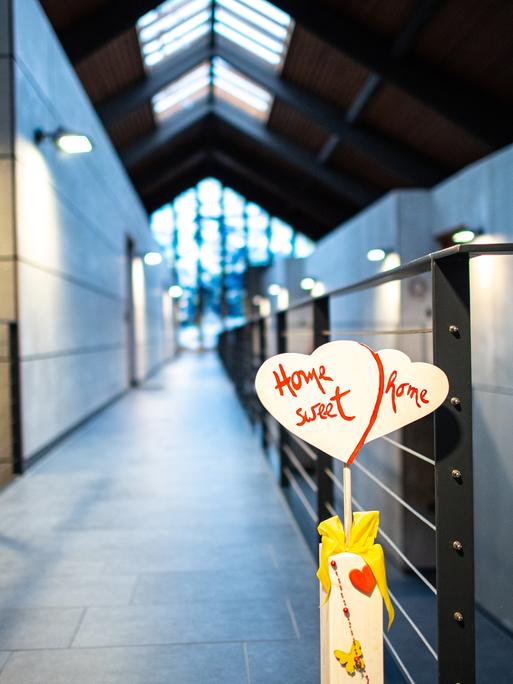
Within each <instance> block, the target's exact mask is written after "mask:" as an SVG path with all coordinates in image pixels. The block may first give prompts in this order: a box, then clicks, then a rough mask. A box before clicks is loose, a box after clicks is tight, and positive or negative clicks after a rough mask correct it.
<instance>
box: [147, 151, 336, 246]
mask: <svg viewBox="0 0 513 684" xmlns="http://www.w3.org/2000/svg"><path fill="white" fill-rule="evenodd" d="M206 176H214V177H215V178H218V179H219V180H220V181H221V182H222V183H225V184H226V185H229V186H230V187H231V188H233V189H234V190H236V191H237V192H240V193H241V194H242V195H244V196H245V197H246V199H248V200H249V201H252V202H256V203H257V204H260V206H262V207H263V208H264V209H265V210H266V211H268V212H269V213H270V214H271V215H273V216H277V217H278V218H281V219H282V220H283V221H286V222H287V223H290V225H292V226H293V227H294V228H295V229H296V230H300V231H302V232H303V233H304V234H305V235H308V237H310V238H312V239H318V238H319V237H321V236H322V235H325V234H326V233H327V232H328V231H329V230H330V228H331V227H332V226H329V225H326V224H325V223H323V222H319V221H316V220H314V219H312V217H311V216H309V215H307V214H305V213H303V211H302V210H301V209H300V208H299V207H297V206H295V207H289V206H286V205H285V203H284V202H283V200H282V199H280V198H278V197H276V195H272V194H271V193H269V192H267V191H266V190H265V189H262V188H261V187H260V186H258V185H256V184H255V183H253V182H252V180H250V179H249V178H247V177H246V176H244V175H241V174H240V173H238V172H236V171H234V170H233V169H230V166H229V164H226V163H225V162H224V161H223V160H222V159H221V158H220V157H219V156H215V155H214V154H208V155H206V156H205V157H204V158H203V159H202V160H198V161H197V162H196V165H195V166H193V167H189V168H186V169H185V168H184V170H183V172H182V174H179V175H176V176H174V177H173V178H169V179H168V180H167V181H165V182H164V183H163V184H162V185H160V186H159V187H158V188H157V189H155V190H154V191H153V192H151V193H149V194H147V195H145V196H144V197H143V203H144V206H145V207H146V210H147V211H148V212H150V213H151V212H152V211H155V210H156V209H159V208H160V207H161V206H162V205H164V204H166V203H167V202H170V201H172V200H173V199H174V198H175V197H177V196H178V195H179V194H180V193H181V192H183V191H184V190H187V189H189V188H190V187H192V186H194V185H195V184H196V183H197V182H198V181H200V180H201V179H202V178H205V177H206Z"/></svg>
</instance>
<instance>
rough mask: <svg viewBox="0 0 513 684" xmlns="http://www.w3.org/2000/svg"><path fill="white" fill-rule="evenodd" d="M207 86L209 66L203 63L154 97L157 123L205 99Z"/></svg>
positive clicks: (208, 82)
mask: <svg viewBox="0 0 513 684" xmlns="http://www.w3.org/2000/svg"><path fill="white" fill-rule="evenodd" d="M209 86H210V64H209V63H208V62H203V64H200V66H198V67H196V68H195V69H193V70H192V71H189V73H188V74H185V76H182V77H181V78H179V79H178V80H176V81H173V83H170V84H169V85H168V86H166V87H165V88H164V89H163V90H161V91H160V92H159V93H157V94H156V95H155V97H154V98H153V99H152V106H153V111H154V113H155V117H156V119H157V121H163V120H164V119H167V118H169V117H170V116H172V115H173V114H176V113H177V112H179V111H180V110H182V109H186V108H187V107H191V106H192V105H193V104H195V103H196V102H198V101H199V100H202V99H204V98H206V97H207V95H208V92H209Z"/></svg>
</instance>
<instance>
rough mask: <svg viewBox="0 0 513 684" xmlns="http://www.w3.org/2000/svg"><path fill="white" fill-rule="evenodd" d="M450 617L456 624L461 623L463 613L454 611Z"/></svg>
mask: <svg viewBox="0 0 513 684" xmlns="http://www.w3.org/2000/svg"><path fill="white" fill-rule="evenodd" d="M452 616H453V618H454V619H455V620H456V622H463V613H460V611H459V610H457V611H455V612H454V613H453V614H452Z"/></svg>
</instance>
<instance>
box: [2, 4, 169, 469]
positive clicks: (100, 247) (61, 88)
mask: <svg viewBox="0 0 513 684" xmlns="http://www.w3.org/2000/svg"><path fill="white" fill-rule="evenodd" d="M2 2H3V3H4V11H6V9H7V8H8V6H9V3H7V2H6V0H2ZM11 7H12V13H13V21H12V38H13V43H12V49H11V53H12V56H13V58H12V57H11V58H8V59H10V68H11V72H10V80H9V79H7V82H9V83H10V84H11V89H12V94H11V102H12V103H13V104H12V111H13V112H14V121H13V126H12V128H11V130H12V133H13V135H14V140H11V149H10V157H9V163H10V168H9V169H7V170H6V171H5V173H6V174H7V178H11V179H12V181H13V183H14V196H15V205H14V206H15V209H14V215H13V216H12V225H14V230H15V235H16V242H17V245H16V262H15V263H16V267H17V276H16V282H17V287H18V293H17V305H18V312H17V314H18V321H19V326H20V331H21V334H20V339H21V348H20V355H21V377H22V387H21V391H22V416H23V448H24V456H25V458H30V457H32V456H33V455H34V454H37V453H38V452H39V451H40V450H41V449H43V448H44V447H45V446H46V445H48V444H49V443H51V442H52V441H53V440H54V439H55V438H57V437H58V436H59V435H61V434H63V433H64V432H66V431H67V430H69V429H70V428H72V427H73V426H74V425H76V424H77V423H79V422H80V421H81V420H83V419H84V418H85V417H87V416H88V415H89V414H91V413H92V412H94V411H95V410H97V409H98V408H99V407H101V406H103V405H104V404H106V403H107V402H109V401H110V400H112V399H113V398H114V397H116V396H118V395H119V394H120V393H121V392H123V391H124V390H126V389H127V387H128V386H129V380H130V377H129V352H128V343H129V321H130V314H131V311H130V301H131V298H132V297H131V293H130V292H129V281H130V278H129V272H130V271H131V274H132V280H133V302H134V329H135V348H136V376H137V378H138V379H142V378H144V377H145V376H146V375H147V374H148V373H150V372H151V371H152V370H153V369H155V368H157V367H158V366H159V365H160V364H161V363H162V362H163V361H164V359H165V358H167V357H169V355H170V353H171V352H172V345H171V342H170V323H169V316H170V309H169V306H167V308H166V309H164V307H165V305H164V289H163V287H164V285H165V284H166V270H165V268H164V267H162V266H161V267H146V266H144V264H143V263H142V261H141V259H140V258H138V259H135V261H134V263H133V264H129V262H128V258H127V238H131V240H132V241H133V243H134V251H135V253H136V254H143V253H144V252H146V251H148V250H151V249H155V247H156V245H155V243H154V242H153V240H152V238H151V235H150V229H149V224H148V220H147V216H146V213H145V211H144V208H143V206H142V205H141V203H140V201H139V199H138V197H137V196H136V193H135V191H134V189H133V187H132V185H131V183H130V181H129V179H128V177H127V175H126V173H125V171H124V169H123V167H122V165H121V162H120V160H119V158H118V156H117V154H116V152H115V151H114V149H113V148H112V146H111V143H110V141H109V139H108V137H107V135H106V133H105V131H104V129H103V127H102V125H101V123H100V121H99V120H98V118H97V116H96V114H95V111H94V109H93V107H92V105H91V103H90V102H89V100H88V98H87V95H86V94H85V92H84V90H83V88H82V86H81V84H80V82H79V81H78V78H77V76H76V74H75V72H74V70H73V68H72V67H71V65H70V64H69V62H68V60H67V58H66V56H65V54H64V52H63V50H62V48H61V46H60V44H59V43H58V41H57V39H56V36H55V35H54V33H53V30H52V28H51V26H50V24H49V22H48V21H47V19H46V16H45V15H44V12H43V11H42V9H41V8H40V6H39V4H38V3H37V2H36V1H35V0H12V2H11ZM0 26H2V30H3V33H5V30H6V28H5V23H3V22H2V21H1V20H0ZM0 45H1V43H0ZM5 59H6V58H4V60H3V62H4V61H5ZM3 62H2V63H3ZM4 66H5V65H4ZM0 68H2V67H1V66H0ZM0 82H1V83H3V84H4V83H5V82H6V79H5V75H4V77H3V78H0ZM3 104H5V103H4V102H3V98H2V105H3ZM2 105H0V106H2ZM2 121H3V119H2ZM59 126H64V127H66V128H69V129H75V130H78V131H81V132H84V133H87V134H88V135H89V136H90V137H91V138H92V140H93V142H94V145H95V147H94V150H93V152H92V153H91V154H87V155H77V156H73V155H65V154H63V153H61V152H59V151H58V150H57V149H56V148H55V146H54V145H53V144H52V143H51V142H50V141H45V142H43V143H42V144H39V145H36V144H35V142H34V132H35V130H36V129H38V128H40V129H43V130H45V131H54V130H55V129H56V128H58V127H59ZM3 140H4V138H3V137H2V139H1V140H0V143H1V144H4V143H3ZM0 169H1V167H0ZM0 188H1V192H2V193H4V192H6V191H8V189H9V187H8V183H7V182H6V181H5V178H4V176H2V179H1V182H0ZM6 189H7V190H6ZM7 205H8V203H7ZM7 205H6V200H4V201H3V203H2V204H0V207H1V208H2V211H3V212H5V211H11V213H12V206H7ZM6 207H7V208H6ZM11 232H12V231H11ZM7 237H8V236H7ZM7 237H6V231H5V230H3V232H2V239H1V242H0V248H1V249H2V254H9V253H11V255H12V253H13V248H12V245H11V244H10V243H9V241H8V239H7ZM2 267H3V268H4V270H6V271H8V270H9V269H11V268H12V264H11V263H10V262H9V261H7V262H5V261H4V262H2ZM3 277H4V278H5V277H7V274H6V275H5V276H3ZM11 281H12V276H11ZM2 299H3V298H2ZM4 306H5V305H4ZM2 316H3V317H6V318H9V319H13V318H15V311H14V310H13V309H11V310H9V311H3V312H2ZM166 317H167V321H166ZM42 396H44V397H45V401H41V398H42Z"/></svg>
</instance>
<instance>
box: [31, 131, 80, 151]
mask: <svg viewBox="0 0 513 684" xmlns="http://www.w3.org/2000/svg"><path fill="white" fill-rule="evenodd" d="M34 137H35V141H36V143H37V144H38V145H39V144H40V143H41V142H43V140H51V141H52V142H53V144H54V145H55V146H56V147H57V148H58V149H59V150H61V152H66V154H86V153H87V152H91V151H92V149H93V143H92V142H91V139H90V138H89V136H87V135H85V133H78V132H77V131H68V130H66V129H64V128H58V129H57V130H56V131H54V132H53V133H46V132H44V131H42V130H41V129H38V130H37V131H36V132H35V136H34Z"/></svg>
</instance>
